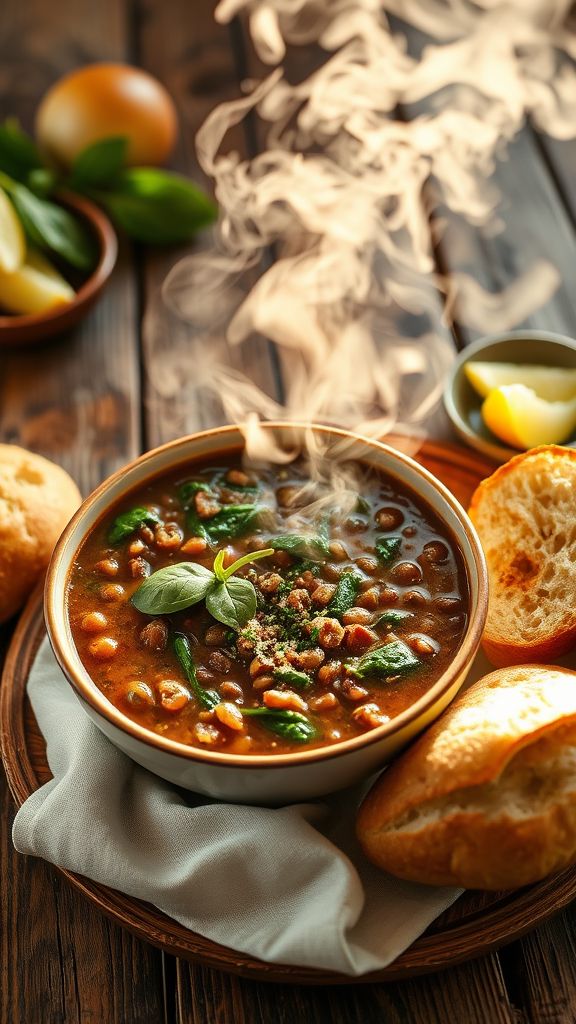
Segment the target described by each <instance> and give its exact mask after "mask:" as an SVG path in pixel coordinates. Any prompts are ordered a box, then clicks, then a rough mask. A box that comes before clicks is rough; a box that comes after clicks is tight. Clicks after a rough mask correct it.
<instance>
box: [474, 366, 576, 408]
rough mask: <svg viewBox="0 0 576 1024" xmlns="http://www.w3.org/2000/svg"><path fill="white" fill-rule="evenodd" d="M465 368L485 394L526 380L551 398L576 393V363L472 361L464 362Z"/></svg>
mask: <svg viewBox="0 0 576 1024" xmlns="http://www.w3.org/2000/svg"><path fill="white" fill-rule="evenodd" d="M464 372H465V374H466V377H467V379H468V380H469V382H470V384H471V385H472V387H473V388H474V389H475V391H477V392H478V394H479V395H480V397H481V398H487V397H488V395H489V393H490V391H492V390H493V389H494V388H499V387H502V385H504V384H524V386H525V387H527V388H531V389H532V391H535V392H536V394H537V395H538V398H546V399H547V400H548V401H549V402H566V401H568V400H569V399H570V398H574V397H576V367H575V368H571V367H568V366H537V365H532V364H529V363H490V362H474V361H470V362H469V363H465V364H464Z"/></svg>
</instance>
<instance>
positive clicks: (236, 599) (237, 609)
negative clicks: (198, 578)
mask: <svg viewBox="0 0 576 1024" xmlns="http://www.w3.org/2000/svg"><path fill="white" fill-rule="evenodd" d="M149 579H153V576H150V577H149ZM206 607H207V609H208V611H209V612H210V614H211V615H213V616H214V618H215V619H218V622H223V623H224V625H226V626H231V628H232V629H241V628H242V626H245V625H246V623H247V622H249V621H250V619H253V618H254V616H255V614H256V591H255V590H254V587H253V586H252V584H251V583H250V580H243V579H233V578H231V579H229V580H226V582H225V583H219V582H214V583H213V584H212V586H211V587H210V589H209V590H208V592H207V593H206Z"/></svg>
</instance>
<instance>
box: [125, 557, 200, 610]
mask: <svg viewBox="0 0 576 1024" xmlns="http://www.w3.org/2000/svg"><path fill="white" fill-rule="evenodd" d="M214 582H215V576H214V573H213V572H212V571H211V570H210V569H207V568H206V567H205V566H204V565H197V564H196V563H195V562H176V564H175V565H167V566H165V567H164V569H157V570H156V572H153V573H152V575H151V576H149V577H148V579H147V580H144V582H143V583H141V585H140V586H139V587H138V590H137V591H136V592H135V593H134V594H133V595H132V604H133V605H134V607H135V608H137V609H138V611H139V612H145V614H146V615H168V614H170V613H172V612H180V611H182V609H183V608H189V607H190V605H192V604H197V603H198V601H202V600H203V599H204V598H205V597H206V595H207V594H208V591H209V589H210V587H212V586H213V585H214Z"/></svg>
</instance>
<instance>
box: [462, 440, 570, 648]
mask: <svg viewBox="0 0 576 1024" xmlns="http://www.w3.org/2000/svg"><path fill="white" fill-rule="evenodd" d="M470 518H471V519H472V522H473V523H474V525H475V527H476V529H477V531H478V534H479V536H480V540H481V542H482V547H483V548H484V553H485V555H486V561H487V563H488V584H489V604H488V618H487V620H486V627H485V631H484V637H483V641H482V643H483V646H484V648H485V650H486V654H487V655H488V657H489V659H490V661H491V662H492V663H493V664H494V665H517V664H519V663H521V662H529V661H550V660H552V659H554V658H557V657H559V656H560V655H561V654H565V653H566V651H569V650H571V648H572V647H574V645H575V644H576V451H574V450H573V449H571V448H562V447H560V446H558V445H544V446H542V447H541V448H534V449H532V451H529V452H524V453H522V454H521V455H517V456H516V457H515V458H513V459H511V461H510V462H507V463H506V464H505V465H504V466H500V468H499V469H497V470H496V472H495V473H493V474H492V476H491V477H489V478H488V479H487V480H484V481H483V482H482V483H481V484H480V486H479V487H478V488H477V490H476V491H475V493H474V495H473V496H472V502H471V506H470Z"/></svg>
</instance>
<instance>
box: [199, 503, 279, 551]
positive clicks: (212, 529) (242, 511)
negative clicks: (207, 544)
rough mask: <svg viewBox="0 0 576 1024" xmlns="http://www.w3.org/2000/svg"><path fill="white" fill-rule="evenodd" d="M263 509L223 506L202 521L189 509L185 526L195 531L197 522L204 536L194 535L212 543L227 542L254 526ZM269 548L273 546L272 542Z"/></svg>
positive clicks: (260, 507)
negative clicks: (213, 514)
mask: <svg viewBox="0 0 576 1024" xmlns="http://www.w3.org/2000/svg"><path fill="white" fill-rule="evenodd" d="M263 507H264V506H262V505H250V504H248V505H224V506H223V508H221V509H220V512H217V513H216V515H215V516H211V517H210V519H204V520H202V521H200V520H199V519H198V516H196V513H195V512H194V513H193V512H192V509H191V510H190V512H189V513H188V517H187V526H188V529H190V530H192V529H195V528H196V522H197V523H198V525H199V526H200V528H201V529H203V531H204V534H199V535H198V534H196V536H206V537H207V538H208V540H210V541H211V542H212V543H215V542H216V541H219V540H227V539H228V538H229V537H240V536H241V535H242V534H243V533H246V532H247V531H248V530H250V529H251V528H252V527H253V526H255V525H256V522H257V520H258V517H259V515H260V513H261V512H262V511H263ZM271 546H272V547H273V546H274V545H273V544H272V542H271Z"/></svg>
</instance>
